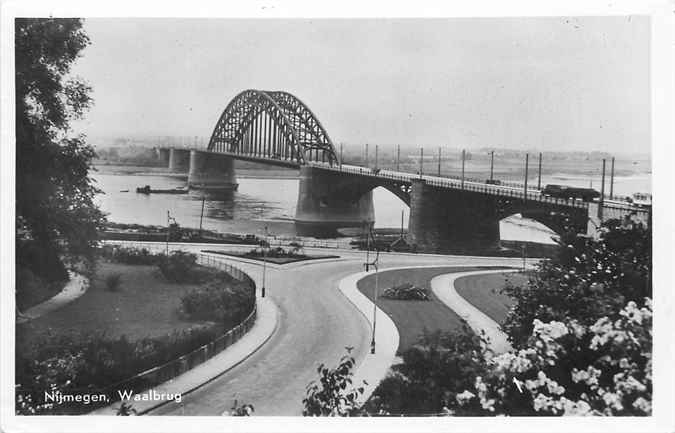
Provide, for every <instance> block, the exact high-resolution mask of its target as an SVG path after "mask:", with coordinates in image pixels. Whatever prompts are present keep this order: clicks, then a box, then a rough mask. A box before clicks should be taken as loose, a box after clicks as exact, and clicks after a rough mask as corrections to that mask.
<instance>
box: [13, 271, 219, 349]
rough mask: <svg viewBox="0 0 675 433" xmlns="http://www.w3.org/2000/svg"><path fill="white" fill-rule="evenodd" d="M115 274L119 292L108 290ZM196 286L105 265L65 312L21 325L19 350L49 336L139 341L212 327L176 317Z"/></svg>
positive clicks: (18, 332) (209, 323) (62, 309)
mask: <svg viewBox="0 0 675 433" xmlns="http://www.w3.org/2000/svg"><path fill="white" fill-rule="evenodd" d="M111 274H121V275H122V277H121V282H120V286H119V289H118V291H116V292H112V291H109V290H108V289H107V288H106V284H105V278H106V276H108V275H111ZM197 286H198V285H197V284H179V283H171V282H168V281H167V280H166V279H165V278H164V276H163V275H162V274H161V273H160V271H159V270H158V269H157V267H156V266H140V265H124V264H119V263H107V262H100V263H99V266H98V270H97V272H96V277H95V278H94V279H93V280H92V282H91V285H90V287H89V289H88V290H87V292H86V293H85V294H84V295H82V296H81V297H79V298H78V299H76V300H74V301H73V302H72V303H70V304H68V305H66V306H64V307H63V308H61V309H60V310H56V311H53V312H51V313H49V314H46V315H44V316H42V317H39V318H36V319H34V320H31V321H29V322H26V323H24V324H19V325H17V327H16V336H17V340H16V341H17V350H20V347H21V345H22V343H24V342H30V341H31V340H32V339H33V338H34V337H36V336H37V335H39V334H42V333H46V332H49V331H52V332H58V333H61V332H68V331H73V330H78V331H82V332H88V331H91V332H102V331H103V332H105V333H106V334H107V335H108V336H110V337H117V336H121V335H126V336H127V338H128V339H130V340H136V339H140V338H143V337H149V336H158V335H162V334H168V333H171V332H172V331H174V330H184V329H187V328H191V327H195V326H210V325H212V323H211V322H189V321H185V320H182V319H181V318H180V317H179V316H178V314H177V309H178V306H179V305H180V297H181V295H183V294H184V293H186V292H188V291H190V290H191V289H194V288H196V287H197Z"/></svg>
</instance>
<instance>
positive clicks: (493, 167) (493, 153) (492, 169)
mask: <svg viewBox="0 0 675 433" xmlns="http://www.w3.org/2000/svg"><path fill="white" fill-rule="evenodd" d="M494 169H495V151H494V150H492V151H490V180H492V179H493V175H494Z"/></svg>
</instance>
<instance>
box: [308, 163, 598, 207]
mask: <svg viewBox="0 0 675 433" xmlns="http://www.w3.org/2000/svg"><path fill="white" fill-rule="evenodd" d="M307 165H310V166H312V167H316V168H320V169H323V170H330V171H337V172H342V173H349V174H352V175H357V176H365V177H372V178H379V179H386V180H394V181H398V182H404V183H406V184H412V182H413V181H414V180H415V179H421V180H424V181H425V182H426V184H427V185H431V186H436V187H440V188H448V189H462V190H467V191H474V192H479V193H483V194H491V195H498V196H503V197H515V198H524V196H525V192H524V190H525V186H524V185H518V184H516V183H510V184H509V183H505V184H503V185H494V184H488V183H485V182H481V181H478V180H476V179H464V182H462V179H461V178H460V177H456V176H455V177H439V176H431V175H426V174H422V175H420V174H414V173H405V172H400V171H393V170H389V169H373V168H369V167H361V166H357V165H347V164H342V165H333V166H330V165H329V164H325V163H320V162H309V163H308V164H307ZM527 200H532V201H538V202H543V203H555V204H559V205H566V206H570V207H577V208H588V203H586V202H584V201H583V200H580V199H560V198H555V197H548V196H544V195H542V194H541V191H540V190H539V189H538V188H536V187H535V186H530V185H528V188H527Z"/></svg>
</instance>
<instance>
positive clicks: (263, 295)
mask: <svg viewBox="0 0 675 433" xmlns="http://www.w3.org/2000/svg"><path fill="white" fill-rule="evenodd" d="M264 242H265V243H264V244H263V246H262V247H263V251H262V253H263V276H262V290H261V292H262V296H261V297H262V298H264V297H265V274H267V256H266V255H265V249H266V248H267V246H268V245H269V242H268V241H267V226H265V241H264Z"/></svg>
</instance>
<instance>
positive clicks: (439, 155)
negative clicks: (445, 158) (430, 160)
mask: <svg viewBox="0 0 675 433" xmlns="http://www.w3.org/2000/svg"><path fill="white" fill-rule="evenodd" d="M438 177H441V147H440V146H438Z"/></svg>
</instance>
